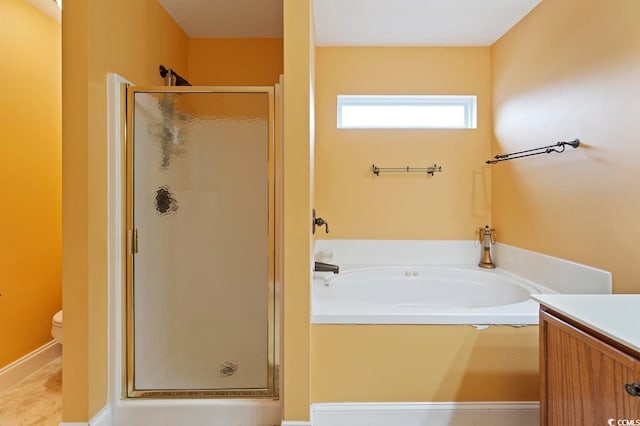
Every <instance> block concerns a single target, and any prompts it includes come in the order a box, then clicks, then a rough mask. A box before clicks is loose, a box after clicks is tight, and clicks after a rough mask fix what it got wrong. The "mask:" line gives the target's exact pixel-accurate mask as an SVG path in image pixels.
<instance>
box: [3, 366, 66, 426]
mask: <svg viewBox="0 0 640 426" xmlns="http://www.w3.org/2000/svg"><path fill="white" fill-rule="evenodd" d="M61 421H62V358H57V359H55V360H53V361H51V362H50V363H49V364H47V365H45V366H44V367H42V368H41V369H40V370H38V371H36V372H35V373H33V374H32V375H30V376H29V377H27V378H26V379H24V380H23V381H21V382H20V383H18V384H17V385H15V386H12V387H10V388H9V389H7V390H6V391H4V392H3V393H0V425H2V426H58V425H59V424H60V422H61Z"/></svg>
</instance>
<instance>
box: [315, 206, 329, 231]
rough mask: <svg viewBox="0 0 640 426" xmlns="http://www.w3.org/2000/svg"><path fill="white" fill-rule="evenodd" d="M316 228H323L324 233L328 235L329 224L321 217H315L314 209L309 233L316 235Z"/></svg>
mask: <svg viewBox="0 0 640 426" xmlns="http://www.w3.org/2000/svg"><path fill="white" fill-rule="evenodd" d="M316 226H324V232H325V233H326V234H328V233H329V224H328V223H327V222H326V221H325V220H324V219H323V218H321V217H316V209H313V218H312V220H311V232H312V233H313V234H315V233H316Z"/></svg>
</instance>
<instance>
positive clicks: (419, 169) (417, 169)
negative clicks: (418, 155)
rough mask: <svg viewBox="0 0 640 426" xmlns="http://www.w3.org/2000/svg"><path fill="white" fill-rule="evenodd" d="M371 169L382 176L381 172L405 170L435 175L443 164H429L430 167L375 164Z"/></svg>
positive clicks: (406, 171)
mask: <svg viewBox="0 0 640 426" xmlns="http://www.w3.org/2000/svg"><path fill="white" fill-rule="evenodd" d="M371 171H372V172H373V174H374V175H376V176H380V173H387V172H405V173H412V172H417V173H426V174H428V175H431V176H433V174H434V173H436V172H441V171H442V166H438V165H437V164H434V165H433V166H429V167H409V166H407V167H378V166H376V165H375V164H374V165H372V166H371Z"/></svg>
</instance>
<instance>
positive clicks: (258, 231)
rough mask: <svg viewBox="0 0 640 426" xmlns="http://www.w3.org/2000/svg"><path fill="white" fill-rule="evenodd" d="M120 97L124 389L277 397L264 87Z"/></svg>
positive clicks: (137, 92)
mask: <svg viewBox="0 0 640 426" xmlns="http://www.w3.org/2000/svg"><path fill="white" fill-rule="evenodd" d="M127 99H128V102H127V117H128V120H127V146H126V157H127V158H126V192H127V195H126V222H127V223H126V230H125V232H126V241H127V250H126V259H127V262H126V320H125V324H126V344H125V346H126V350H125V352H126V363H125V364H126V389H124V392H123V393H124V396H125V397H127V398H211V397H222V398H229V397H232V398H254V397H266V398H277V397H278V382H279V380H278V354H279V338H278V337H279V333H278V325H277V324H276V317H277V315H276V313H277V299H276V294H275V284H274V270H275V215H274V207H275V184H274V178H275V168H274V161H275V157H274V89H273V88H271V87H241V88H238V87H227V88H219V87H180V88H176V87H148V88H145V87H129V89H128V93H127Z"/></svg>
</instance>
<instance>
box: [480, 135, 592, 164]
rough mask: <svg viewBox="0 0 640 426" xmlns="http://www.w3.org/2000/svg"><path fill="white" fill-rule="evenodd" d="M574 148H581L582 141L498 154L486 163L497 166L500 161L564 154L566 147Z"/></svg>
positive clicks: (557, 143)
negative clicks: (555, 153)
mask: <svg viewBox="0 0 640 426" xmlns="http://www.w3.org/2000/svg"><path fill="white" fill-rule="evenodd" d="M567 145H569V146H571V147H573V148H577V147H578V146H580V139H574V140H572V141H567V142H556V143H555V144H553V145H548V146H541V147H540V148H532V149H526V150H524V151H518V152H512V153H510V154H498V155H496V156H495V157H493V159H491V160H487V161H485V163H487V164H496V163H499V162H500V161H508V160H515V159H516V158H524V157H531V156H532V155H538V154H549V153H551V152H564V150H565V149H566V146H567Z"/></svg>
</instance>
